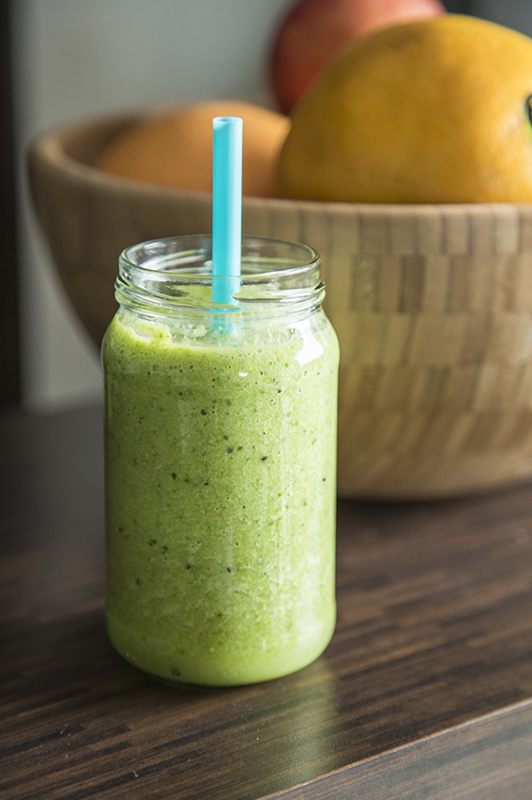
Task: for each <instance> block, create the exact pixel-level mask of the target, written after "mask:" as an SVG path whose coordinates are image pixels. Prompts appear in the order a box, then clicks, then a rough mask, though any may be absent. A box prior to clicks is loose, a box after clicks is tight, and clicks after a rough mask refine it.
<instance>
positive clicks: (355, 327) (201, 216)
mask: <svg viewBox="0 0 532 800" xmlns="http://www.w3.org/2000/svg"><path fill="white" fill-rule="evenodd" d="M135 120H136V117H135V116H130V117H120V118H116V119H107V120H97V121H93V122H90V123H87V124H82V125H79V126H77V127H73V128H69V129H64V130H61V131H58V132H54V133H51V134H50V135H47V136H44V137H42V138H40V139H39V140H37V141H36V142H35V143H34V144H33V146H32V147H31V149H30V152H29V174H30V181H31V191H32V196H33V200H34V204H35V207H36V210H37V214H38V217H39V219H40V221H41V224H42V227H43V230H44V233H45V236H46V239H47V241H48V243H49V246H50V250H51V253H52V256H53V260H54V262H55V265H56V267H57V271H58V273H59V275H60V277H61V279H62V281H63V284H64V286H65V288H66V291H67V293H68V295H69V297H70V299H71V301H72V303H73V305H74V307H75V309H76V311H77V312H78V314H79V316H80V318H81V320H82V322H83V323H84V325H85V326H86V327H87V329H88V331H89V332H90V333H91V335H92V337H93V338H94V340H95V342H97V343H99V342H100V340H101V337H102V335H103V332H104V330H105V328H106V326H107V324H108V322H109V320H110V319H111V317H112V315H113V313H114V310H115V301H114V298H113V283H114V278H115V275H116V271H117V258H118V254H119V252H120V251H121V250H122V249H123V248H124V247H126V246H127V245H130V244H133V243H135V242H139V241H143V240H146V239H151V238H156V237H163V236H172V235H179V234H186V233H205V232H208V231H210V227H211V199H210V195H208V194H203V193H195V192H189V191H178V190H172V189H165V188H159V187H156V186H150V185H147V184H141V183H136V182H132V181H125V180H122V179H119V178H112V177H110V176H107V175H104V174H103V173H101V172H99V171H98V170H96V169H95V168H94V167H92V166H91V164H92V163H93V162H94V159H95V157H96V156H97V154H98V153H99V152H100V151H101V149H102V148H103V147H104V145H105V144H106V143H107V142H108V141H109V140H110V139H111V138H112V137H113V136H115V135H116V134H117V133H118V132H119V131H121V130H122V129H123V128H124V127H125V126H127V125H130V124H132V122H134V121H135ZM243 229H244V232H245V233H248V234H255V235H260V236H272V237H276V238H279V239H289V240H294V241H300V242H305V243H307V244H310V245H312V246H313V247H315V248H316V249H317V250H318V251H319V252H320V253H321V255H322V258H323V276H324V279H325V282H326V284H327V300H326V310H327V313H328V315H329V317H330V319H331V320H332V322H333V324H334V326H335V328H336V331H337V333H338V337H339V339H340V346H341V367H340V398H339V437H338V438H339V445H338V489H339V493H340V495H342V496H351V497H366V498H386V499H394V498H402V499H429V498H435V497H446V496H447V497H450V496H457V495H462V494H468V493H473V492H480V491H486V490H488V489H491V488H495V487H502V486H506V485H512V484H516V483H519V482H522V481H528V480H530V479H532V206H528V205H513V204H500V205H499V204H482V205H447V206H436V205H423V206H396V205H393V206H392V205H389V206H386V205H362V204H333V203H316V202H296V201H288V200H276V199H259V198H245V199H244V209H243Z"/></svg>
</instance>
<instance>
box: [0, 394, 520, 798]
mask: <svg viewBox="0 0 532 800" xmlns="http://www.w3.org/2000/svg"><path fill="white" fill-rule="evenodd" d="M0 453H1V482H0V510H1V514H0V550H1V575H0V579H1V582H0V593H1V598H2V604H1V629H0V630H1V633H0V636H1V640H0V642H1V658H0V680H1V682H0V686H1V711H0V796H1V797H2V798H3V799H4V800H8V799H9V800H15V798H16V799H17V800H23V799H24V800H30V798H31V800H41V799H42V800H55V798H61V800H82V798H89V797H97V798H103V800H111V798H128V800H137V799H138V800H152V798H153V799H155V798H157V799H159V798H171V799H172V800H176V799H177V800H192V798H194V800H195V799H196V798H209V800H217V799H218V798H223V799H224V800H227V798H229V799H230V800H233V799H234V800H237V799H238V800H256V798H265V797H270V798H290V800H302V799H303V798H304V800H324V799H326V798H334V799H335V800H336V798H340V799H341V798H364V800H396V799H397V798H401V800H419V799H420V798H423V799H424V800H426V799H428V798H430V800H433V799H437V800H441V799H442V798H445V799H447V798H449V800H451V799H452V800H456V798H468V800H469V798H472V799H473V800H488V799H489V800H501V798H502V799H503V800H525V799H526V800H530V798H531V797H532V487H531V486H525V487H521V488H518V489H514V490H510V491H505V492H500V493H495V494H491V495H489V496H486V497H480V498H473V499H467V500H456V501H448V502H438V503H434V504H429V503H424V504H405V505H399V504H377V503H358V502H345V501H343V502H340V503H339V508H338V606H339V609H338V626H337V630H336V634H335V636H334V638H333V641H332V643H331V645H330V646H329V648H328V649H327V651H326V652H325V654H324V655H323V656H322V657H321V658H320V659H319V660H318V661H317V662H316V663H314V664H313V665H311V666H310V667H307V668H306V669H304V670H302V671H301V672H299V673H297V674H295V675H292V676H290V677H287V678H283V679H281V680H276V681H272V682H270V683H266V684H261V685H257V686H250V687H245V688H238V689H224V690H218V689H197V690H183V689H172V688H167V687H165V686H163V685H161V684H158V683H156V682H154V681H152V680H151V679H150V678H148V677H147V676H145V675H143V674H142V673H141V672H139V671H137V670H136V669H134V668H133V667H131V666H129V665H128V664H127V663H126V662H124V661H123V660H122V659H121V658H120V657H119V656H118V655H117V654H116V653H115V652H114V650H113V649H112V648H111V646H110V645H109V643H108V641H107V639H106V636H105V632H104V627H103V594H104V533H103V529H104V526H103V491H102V445H101V413H100V411H99V410H98V409H89V410H83V411H76V412H71V413H65V414H59V415H53V416H41V417H38V416H32V415H29V414H24V413H22V412H20V413H19V412H16V413H4V414H3V416H2V417H1V418H0Z"/></svg>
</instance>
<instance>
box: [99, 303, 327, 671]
mask: <svg viewBox="0 0 532 800" xmlns="http://www.w3.org/2000/svg"><path fill="white" fill-rule="evenodd" d="M102 356H103V363H104V374H105V385H106V498H107V500H106V504H107V587H108V588H107V605H106V618H107V629H108V633H109V637H110V639H111V641H112V643H113V645H114V646H115V648H116V649H117V650H118V652H119V653H121V654H122V655H123V656H124V657H125V658H126V659H128V660H129V661H130V662H131V663H133V664H135V665H136V666H138V667H140V668H141V669H143V670H145V671H147V672H149V673H151V674H153V675H155V676H157V677H159V678H162V679H164V680H166V681H174V682H183V683H196V684H204V685H218V686H224V685H226V686H228V685H236V684H245V683H254V682H258V681H264V680H268V679H271V678H275V677H278V676H280V675H284V674H287V673H290V672H293V671H295V670H297V669H299V668H301V667H303V666H305V665H306V664H309V663H310V662H311V661H313V660H314V659H315V658H316V657H317V656H318V655H319V654H320V653H321V652H322V651H323V650H324V648H325V647H326V645H327V644H328V642H329V640H330V638H331V635H332V632H333V629H334V626H335V620H336V606H335V574H334V567H335V558H334V555H335V500H336V474H335V472H336V403H337V397H336V387H337V369H338V345H337V340H336V336H335V333H334V331H333V329H332V327H331V326H330V324H329V322H328V321H327V319H326V317H325V315H324V314H323V313H322V312H321V311H320V312H318V313H312V314H311V315H310V317H307V318H306V319H303V320H299V321H297V322H295V323H294V324H292V325H288V326H280V325H278V324H273V325H269V326H265V327H264V329H263V330H261V332H260V335H259V334H258V332H257V329H255V328H251V329H249V330H248V329H247V328H246V326H245V325H244V326H242V327H238V326H237V327H236V328H235V329H234V330H231V331H225V332H220V331H214V332H213V331H212V330H210V329H209V328H208V327H206V326H205V324H204V323H202V322H193V323H187V324H186V325H180V324H179V323H176V322H171V323H170V322H169V323H168V324H167V323H165V322H164V320H163V321H160V320H159V321H157V320H151V321H150V320H146V319H144V320H142V319H139V318H138V317H136V316H135V315H134V314H131V313H129V312H128V311H127V310H122V309H121V310H120V311H119V312H118V313H117V315H116V316H115V318H114V320H113V322H112V323H111V325H110V327H109V329H108V331H107V333H106V336H105V339H104V344H103V351H102Z"/></svg>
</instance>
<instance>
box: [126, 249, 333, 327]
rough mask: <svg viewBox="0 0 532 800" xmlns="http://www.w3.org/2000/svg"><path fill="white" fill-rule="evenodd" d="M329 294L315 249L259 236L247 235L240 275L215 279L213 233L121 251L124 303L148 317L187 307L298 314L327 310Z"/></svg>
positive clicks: (232, 312) (202, 310) (216, 276)
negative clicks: (220, 293) (217, 293)
mask: <svg viewBox="0 0 532 800" xmlns="http://www.w3.org/2000/svg"><path fill="white" fill-rule="evenodd" d="M216 282H218V286H220V282H223V283H224V284H225V287H224V295H225V297H224V300H223V301H222V302H219V301H218V300H216V301H215V300H214V299H213V296H214V288H215V284H216ZM324 296H325V287H324V284H323V282H322V280H321V259H320V256H319V254H318V253H317V252H316V250H314V248H312V247H310V246H309V245H306V244H300V243H298V242H286V241H283V240H282V239H271V238H266V237H259V236H243V237H242V269H241V273H240V274H239V275H237V276H234V275H233V276H225V275H218V274H216V275H213V270H212V237H211V236H210V235H208V234H196V235H188V236H172V237H167V238H161V239H151V240H148V241H146V242H140V243H139V244H136V245H132V246H131V247H128V248H126V249H125V250H124V251H123V252H122V253H121V255H120V258H119V270H118V276H117V279H116V283H115V297H116V300H117V301H118V303H119V304H120V305H126V306H129V307H130V308H136V309H137V311H141V310H143V311H144V313H147V314H153V313H158V314H173V313H180V311H181V312H182V311H183V310H184V309H188V312H190V311H197V312H199V313H204V312H205V311H212V310H214V309H216V311H217V312H222V313H230V314H234V313H235V312H236V311H239V312H240V313H242V314H249V313H251V314H256V313H259V310H260V309H262V311H261V312H260V313H263V314H264V313H272V314H274V315H275V314H277V315H278V314H280V313H293V314H294V313H299V311H300V310H301V309H306V311H307V312H309V310H310V309H311V308H317V307H319V306H321V304H322V302H323V298H324ZM225 298H227V299H225ZM267 307H269V309H270V311H269V312H266V308H267ZM188 312H187V313H188Z"/></svg>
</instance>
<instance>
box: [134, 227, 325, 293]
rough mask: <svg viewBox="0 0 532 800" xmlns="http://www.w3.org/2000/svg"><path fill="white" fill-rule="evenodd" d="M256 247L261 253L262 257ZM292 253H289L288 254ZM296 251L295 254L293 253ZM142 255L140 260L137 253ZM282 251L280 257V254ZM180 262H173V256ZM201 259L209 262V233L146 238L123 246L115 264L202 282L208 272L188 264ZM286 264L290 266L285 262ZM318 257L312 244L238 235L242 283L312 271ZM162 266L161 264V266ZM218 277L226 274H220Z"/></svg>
mask: <svg viewBox="0 0 532 800" xmlns="http://www.w3.org/2000/svg"><path fill="white" fill-rule="evenodd" d="M268 248H269V249H270V251H272V252H275V251H277V260H278V262H279V267H278V268H273V269H272V266H273V264H274V263H275V261H274V257H273V255H270V256H269V257H268V256H267V255H266V253H267V251H268ZM259 251H260V252H262V253H263V255H262V257H261V256H260V255H259ZM290 253H291V254H292V257H291V258H290V257H289V254H290ZM298 253H299V257H297V254H298ZM141 255H142V256H145V258H144V259H142V260H141V258H140V256H141ZM283 255H284V257H283ZM177 258H179V260H180V261H181V262H182V263H181V264H180V265H179V264H176V263H175V261H176V259H177ZM200 258H202V259H203V265H204V267H209V266H212V237H211V235H210V234H187V235H183V236H169V237H161V238H160V239H148V240H146V241H143V242H139V243H138V244H134V245H130V246H129V247H126V248H125V249H124V250H122V252H121V253H120V256H119V267H120V270H121V271H124V270H126V271H127V270H128V269H133V270H134V271H137V270H140V271H141V272H143V273H145V274H146V273H147V274H149V275H150V276H152V277H153V278H156V277H157V276H160V277H161V278H162V279H163V280H164V279H168V278H169V277H170V276H174V277H175V278H177V279H178V280H179V282H181V281H183V282H184V283H188V282H189V281H190V282H192V283H197V282H199V281H201V282H203V281H205V280H206V279H207V280H208V279H209V277H210V276H211V275H212V272H208V271H207V270H205V269H204V270H203V271H201V272H199V271H198V268H197V267H196V268H195V269H191V267H190V264H191V262H192V261H193V260H198V259H200ZM261 262H262V263H264V264H265V265H266V264H268V265H269V267H270V268H269V269H265V270H263V271H262V270H258V269H255V270H254V271H252V272H248V271H246V267H247V265H248V264H250V263H254V264H257V263H258V264H260V263H261ZM287 262H288V264H290V266H287ZM320 264H321V258H320V255H319V253H317V251H316V250H314V248H313V247H311V246H310V245H307V244H303V243H301V242H289V241H286V240H283V239H274V238H269V237H265V236H248V235H244V236H242V266H243V270H242V273H241V275H240V276H239V277H240V278H241V281H242V283H248V282H252V283H257V282H269V281H270V280H271V279H277V278H279V275H280V274H281V273H282V275H283V278H284V279H290V278H295V277H297V275H299V274H301V273H305V272H308V271H311V272H312V271H314V270H315V269H316V268H319V267H320ZM163 266H164V268H162V267H163ZM219 277H222V278H224V277H229V276H224V275H221V276H219Z"/></svg>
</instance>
